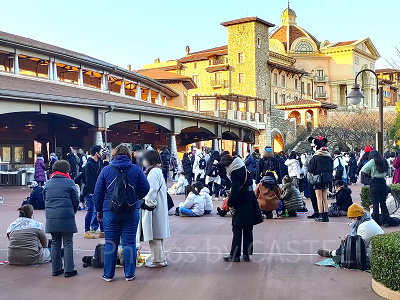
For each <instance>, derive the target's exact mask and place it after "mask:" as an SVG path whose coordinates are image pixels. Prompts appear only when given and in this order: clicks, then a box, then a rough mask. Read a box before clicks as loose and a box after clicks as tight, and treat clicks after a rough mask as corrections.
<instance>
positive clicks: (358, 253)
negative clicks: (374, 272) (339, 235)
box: [340, 235, 369, 270]
mask: <svg viewBox="0 0 400 300" xmlns="http://www.w3.org/2000/svg"><path fill="white" fill-rule="evenodd" d="M340 266H342V267H343V268H346V269H356V270H367V269H369V266H368V265H367V253H366V246H365V241H364V239H363V238H362V237H361V236H359V235H355V236H351V235H349V236H347V238H346V240H345V241H344V243H343V245H342V253H341V254H340Z"/></svg>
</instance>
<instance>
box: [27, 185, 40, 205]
mask: <svg viewBox="0 0 400 300" xmlns="http://www.w3.org/2000/svg"><path fill="white" fill-rule="evenodd" d="M27 204H30V205H32V206H33V208H34V209H44V199H43V187H41V186H35V187H34V188H33V189H32V192H31V194H30V195H29V199H28V201H27Z"/></svg>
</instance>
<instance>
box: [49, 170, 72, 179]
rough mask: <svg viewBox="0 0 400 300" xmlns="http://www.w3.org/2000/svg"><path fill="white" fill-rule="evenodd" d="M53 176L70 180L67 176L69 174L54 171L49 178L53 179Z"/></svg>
mask: <svg viewBox="0 0 400 300" xmlns="http://www.w3.org/2000/svg"><path fill="white" fill-rule="evenodd" d="M55 175H61V176H64V177H67V178H68V179H71V177H70V176H69V174H67V173H63V172H60V171H55V172H53V173H52V174H51V177H50V178H53V177H54V176H55Z"/></svg>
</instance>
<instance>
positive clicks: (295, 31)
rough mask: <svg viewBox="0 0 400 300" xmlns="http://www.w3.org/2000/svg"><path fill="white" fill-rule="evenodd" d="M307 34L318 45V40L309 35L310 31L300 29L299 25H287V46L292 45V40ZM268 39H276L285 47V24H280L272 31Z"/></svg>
mask: <svg viewBox="0 0 400 300" xmlns="http://www.w3.org/2000/svg"><path fill="white" fill-rule="evenodd" d="M304 32H306V33H307V34H305V33H304ZM307 35H308V36H309V37H310V38H311V39H312V40H313V41H314V42H315V43H316V44H317V45H318V44H319V42H318V40H317V39H316V38H315V37H314V36H313V35H311V34H310V33H308V32H307V31H305V30H304V31H302V30H300V28H299V27H297V26H294V25H291V26H289V38H290V40H289V47H291V46H292V44H293V42H294V41H295V40H296V39H298V38H300V37H307ZM270 39H277V40H278V41H280V42H282V43H283V45H284V46H285V49H286V47H287V26H281V27H279V28H278V29H277V30H276V31H275V32H273V33H272V35H271V36H270ZM286 50H287V49H286Z"/></svg>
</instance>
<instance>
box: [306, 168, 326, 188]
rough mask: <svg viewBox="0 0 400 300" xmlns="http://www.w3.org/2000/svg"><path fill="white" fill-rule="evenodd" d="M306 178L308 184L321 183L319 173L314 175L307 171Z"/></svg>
mask: <svg viewBox="0 0 400 300" xmlns="http://www.w3.org/2000/svg"><path fill="white" fill-rule="evenodd" d="M315 168H316V167H315V165H314V172H315ZM307 180H308V182H309V183H310V184H312V185H314V184H321V183H322V176H321V174H317V175H314V173H310V172H308V173H307Z"/></svg>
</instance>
